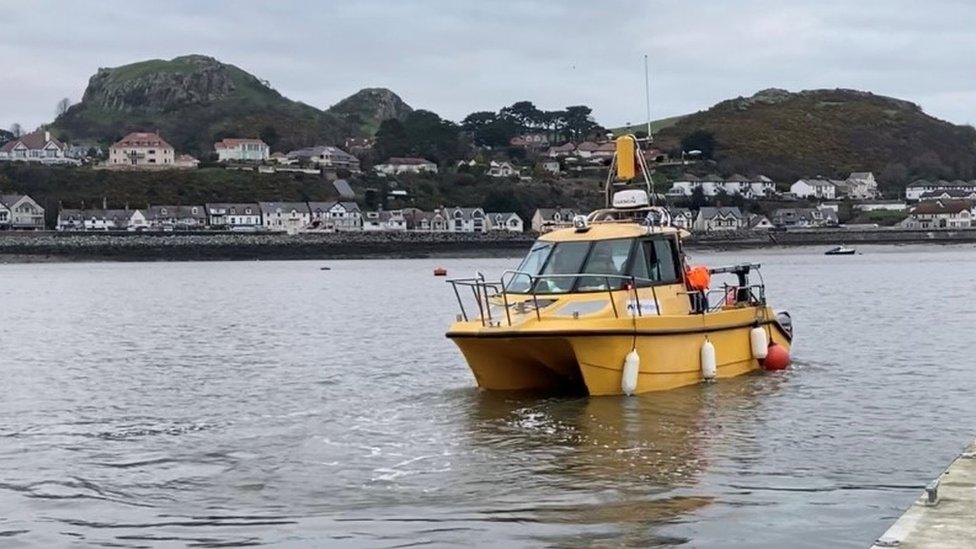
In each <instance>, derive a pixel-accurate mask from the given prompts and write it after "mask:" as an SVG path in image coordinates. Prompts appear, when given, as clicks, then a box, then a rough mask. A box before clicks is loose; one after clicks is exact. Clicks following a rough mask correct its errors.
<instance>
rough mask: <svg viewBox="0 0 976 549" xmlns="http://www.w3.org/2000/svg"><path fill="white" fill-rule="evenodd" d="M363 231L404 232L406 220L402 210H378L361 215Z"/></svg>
mask: <svg viewBox="0 0 976 549" xmlns="http://www.w3.org/2000/svg"><path fill="white" fill-rule="evenodd" d="M363 230H364V231H406V230H407V219H406V218H405V217H404V216H403V211H402V210H380V211H377V212H366V213H365V215H363Z"/></svg>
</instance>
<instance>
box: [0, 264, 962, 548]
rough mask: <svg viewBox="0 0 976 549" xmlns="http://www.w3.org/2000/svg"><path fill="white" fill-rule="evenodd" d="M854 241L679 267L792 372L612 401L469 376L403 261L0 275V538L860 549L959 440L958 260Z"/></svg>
mask: <svg viewBox="0 0 976 549" xmlns="http://www.w3.org/2000/svg"><path fill="white" fill-rule="evenodd" d="M862 251H864V252H865V255H863V256H856V257H853V258H843V261H835V260H834V259H833V258H831V259H825V258H824V257H823V256H822V255H821V252H822V250H807V249H783V250H754V251H741V252H737V253H735V254H731V253H702V254H695V255H696V256H699V255H700V257H696V258H695V261H696V262H705V263H708V264H718V263H729V262H738V261H757V262H760V263H763V265H764V275H765V278H766V281H767V283H768V287H769V295H770V297H771V298H772V300H773V303H774V305H776V306H778V307H782V308H787V309H789V310H790V311H791V312H792V313H793V317H794V319H795V323H796V328H797V341H796V345H795V347H794V355H795V363H794V366H793V368H792V369H791V370H790V371H787V372H783V373H781V374H777V375H753V376H745V377H741V378H737V379H734V380H723V381H722V382H720V383H716V384H713V385H709V386H701V387H689V388H685V389H680V390H677V391H672V392H668V393H661V394H655V395H647V396H644V397H639V398H630V399H626V398H595V399H586V398H541V397H539V396H537V395H536V396H533V395H521V394H487V393H481V392H479V391H477V390H476V389H474V387H473V385H474V384H473V380H472V379H471V376H470V374H469V373H468V372H467V370H466V368H465V367H464V364H463V360H462V358H461V356H460V354H459V353H458V352H457V350H456V349H455V348H454V347H453V346H452V344H451V343H450V342H449V341H447V340H446V339H444V338H443V332H444V329H445V326H446V323H447V322H448V321H449V320H450V319H452V318H453V315H454V310H453V308H454V307H455V305H454V303H453V296H452V295H451V294H450V292H449V290H448V289H447V288H445V286H444V284H443V281H441V280H437V279H434V278H433V277H431V276H430V261H429V260H402V261H334V262H330V266H331V267H332V270H331V271H328V272H323V271H320V270H319V269H318V267H319V266H320V262H254V263H192V264H166V263H162V264H49V265H0V269H2V270H3V274H4V277H3V278H4V281H5V284H4V285H3V286H2V287H0V298H2V299H3V302H4V304H5V312H6V313H7V315H8V317H9V318H16V319H18V321H17V322H12V323H9V325H7V326H6V327H5V329H4V330H3V332H2V333H0V344H2V345H3V348H4V349H5V374H6V375H5V379H7V380H8V383H5V384H3V385H2V386H0V439H2V441H3V444H0V467H3V469H4V479H3V483H0V510H2V512H0V517H2V518H0V537H3V538H8V539H10V540H15V541H16V542H17V543H22V544H24V545H32V546H63V545H72V544H91V545H119V546H130V547H135V546H156V545H166V544H174V545H188V546H199V547H218V546H225V545H254V544H281V545H286V546H293V545H304V546H316V545H318V546H326V545H328V546H337V545H338V546H345V545H348V546H363V545H382V546H396V545H406V544H417V543H432V544H437V545H468V544H474V543H482V542H483V543H486V544H499V545H516V546H522V545H540V546H549V545H555V546H584V545H586V546H589V545H628V546H631V545H632V546H649V545H667V544H682V543H685V544H688V545H694V546H716V545H720V546H725V547H737V546H738V547H781V546H784V545H790V546H794V547H795V546H801V547H802V546H807V547H819V546H824V545H828V546H836V547H855V546H856V547H864V546H866V545H868V544H869V543H870V542H871V541H873V540H874V539H875V538H876V537H877V535H879V534H880V533H881V532H883V531H884V529H885V528H886V527H887V525H888V524H889V523H890V521H891V518H892V517H893V516H896V515H897V514H899V512H900V510H901V509H902V508H903V507H905V506H906V505H908V503H909V502H910V501H911V500H912V499H914V497H915V496H916V494H917V491H918V489H919V487H920V486H922V485H923V484H924V483H926V482H927V481H928V480H930V479H931V478H934V476H936V475H937V474H938V473H939V472H940V470H941V468H942V467H943V466H944V465H945V464H946V463H947V462H948V460H949V459H950V458H951V457H952V456H953V455H954V454H955V452H957V451H958V449H959V448H961V447H962V446H963V444H964V443H965V442H966V440H967V438H968V437H970V436H971V434H972V433H971V427H970V426H971V425H972V424H973V421H974V420H976V410H974V409H973V407H972V406H971V398H970V394H971V392H972V388H973V386H974V382H976V371H974V370H973V369H972V368H970V367H969V365H968V363H967V362H966V361H965V360H964V359H960V358H959V356H958V348H959V341H965V340H966V338H967V337H968V336H967V333H966V332H964V330H965V329H966V326H968V325H970V324H971V321H972V320H974V315H976V311H974V310H973V309H972V308H971V307H970V306H969V305H968V302H967V300H966V299H964V297H965V296H966V289H967V288H969V287H971V286H972V284H971V283H972V282H973V280H976V250H973V249H972V248H970V247H965V248H955V247H946V248H925V247H905V248H870V247H867V248H864V249H863V250H862ZM838 259H841V258H838ZM848 260H850V261H848ZM438 263H442V264H443V265H444V266H445V267H446V268H448V269H449V270H450V271H451V272H473V271H478V270H480V271H483V272H486V273H497V272H500V271H502V270H504V269H505V268H509V267H511V260H481V259H454V260H451V259H443V260H438ZM940 265H941V266H943V267H945V266H946V265H950V266H951V268H940V267H939V266H940ZM391 276H393V277H395V278H394V280H395V283H391ZM946 319H952V322H947V321H946ZM770 517H775V520H770ZM757 525H760V526H761V527H757Z"/></svg>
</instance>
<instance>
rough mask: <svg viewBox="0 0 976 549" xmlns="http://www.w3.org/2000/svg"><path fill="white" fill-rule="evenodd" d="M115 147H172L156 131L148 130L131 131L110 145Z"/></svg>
mask: <svg viewBox="0 0 976 549" xmlns="http://www.w3.org/2000/svg"><path fill="white" fill-rule="evenodd" d="M115 147H159V148H170V149H172V148H173V146H172V145H170V144H169V143H167V142H166V141H165V140H164V139H163V138H162V137H160V136H159V134H158V133H150V132H132V133H130V134H129V135H127V136H125V137H123V138H122V139H121V140H120V141H119V142H118V143H116V144H114V145H112V148H115Z"/></svg>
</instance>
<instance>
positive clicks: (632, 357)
mask: <svg viewBox="0 0 976 549" xmlns="http://www.w3.org/2000/svg"><path fill="white" fill-rule="evenodd" d="M639 371H640V355H638V354H637V349H634V350H633V351H631V352H629V353H627V358H625V359H624V371H623V375H622V376H621V377H620V390H621V391H623V392H624V394H625V395H627V396H630V395H632V394H634V391H636V390H637V373H638V372H639Z"/></svg>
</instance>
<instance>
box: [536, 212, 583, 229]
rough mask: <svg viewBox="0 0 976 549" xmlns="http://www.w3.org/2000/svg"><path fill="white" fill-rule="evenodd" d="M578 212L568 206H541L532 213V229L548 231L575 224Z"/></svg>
mask: <svg viewBox="0 0 976 549" xmlns="http://www.w3.org/2000/svg"><path fill="white" fill-rule="evenodd" d="M574 217H576V212H575V211H573V210H571V209H568V208H539V209H538V210H536V211H535V213H534V214H532V230H533V231H535V232H537V233H547V232H549V231H554V230H556V229H562V228H565V227H572V226H573V218H574Z"/></svg>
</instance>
